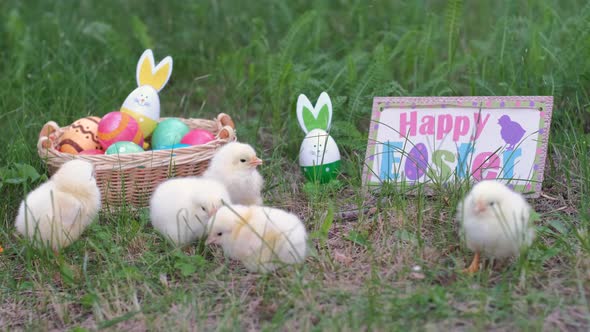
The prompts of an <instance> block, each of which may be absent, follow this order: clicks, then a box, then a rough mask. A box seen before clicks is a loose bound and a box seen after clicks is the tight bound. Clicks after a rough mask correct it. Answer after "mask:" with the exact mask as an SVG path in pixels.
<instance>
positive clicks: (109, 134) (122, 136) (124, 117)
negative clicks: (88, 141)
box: [98, 112, 143, 150]
mask: <svg viewBox="0 0 590 332" xmlns="http://www.w3.org/2000/svg"><path fill="white" fill-rule="evenodd" d="M98 141H99V142H100V144H101V145H102V147H103V149H105V150H106V149H108V147H109V146H111V145H112V144H114V143H116V142H122V141H129V142H133V143H135V144H137V145H139V146H143V133H142V132H141V130H140V129H139V124H137V121H135V119H134V118H133V117H132V116H131V115H129V114H127V113H122V112H110V113H108V114H107V115H105V116H103V117H102V120H100V122H99V123H98Z"/></svg>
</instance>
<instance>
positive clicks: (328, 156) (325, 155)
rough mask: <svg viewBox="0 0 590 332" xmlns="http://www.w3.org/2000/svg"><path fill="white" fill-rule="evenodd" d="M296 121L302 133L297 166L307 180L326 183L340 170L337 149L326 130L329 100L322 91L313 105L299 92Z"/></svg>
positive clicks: (329, 124) (329, 123)
mask: <svg viewBox="0 0 590 332" xmlns="http://www.w3.org/2000/svg"><path fill="white" fill-rule="evenodd" d="M297 120H298V122H299V126H301V129H303V132H305V138H304V139H303V143H301V148H300V149H299V165H300V166H301V169H302V171H303V174H304V175H305V177H306V178H307V179H308V180H310V181H314V182H316V181H319V182H320V183H326V182H329V181H330V180H332V179H334V178H336V176H338V173H339V172H340V151H339V150H338V145H336V142H335V141H334V139H333V138H332V136H330V134H329V133H328V131H329V130H330V126H331V124H332V101H331V100H330V96H328V94H327V93H326V92H322V93H321V94H320V97H319V98H318V101H317V102H316V104H315V107H314V106H313V105H312V104H311V102H310V101H309V99H308V98H307V97H306V96H305V95H304V94H300V95H299V98H297Z"/></svg>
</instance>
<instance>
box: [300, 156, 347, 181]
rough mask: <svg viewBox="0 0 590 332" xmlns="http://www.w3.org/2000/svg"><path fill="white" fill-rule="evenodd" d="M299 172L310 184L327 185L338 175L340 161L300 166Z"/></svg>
mask: <svg viewBox="0 0 590 332" xmlns="http://www.w3.org/2000/svg"><path fill="white" fill-rule="evenodd" d="M301 170H302V171H303V175H305V178H307V180H309V181H311V182H319V183H328V182H330V181H332V180H333V179H335V178H336V177H337V176H338V174H340V160H337V161H334V162H331V163H327V164H321V165H317V166H301Z"/></svg>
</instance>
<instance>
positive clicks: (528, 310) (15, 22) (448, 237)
mask: <svg viewBox="0 0 590 332" xmlns="http://www.w3.org/2000/svg"><path fill="white" fill-rule="evenodd" d="M0 36H1V37H0V54H1V55H2V56H1V57H0V77H1V78H2V79H1V80H0V126H1V128H2V130H1V131H0V147H1V148H2V151H3V153H0V167H3V169H4V172H3V173H2V174H4V175H3V178H2V180H3V182H2V184H3V185H2V187H1V188H0V195H1V197H2V200H1V201H0V214H1V215H2V216H3V221H2V223H0V226H1V228H0V229H1V230H2V235H1V236H0V244H3V245H5V246H7V244H8V246H7V247H9V248H8V249H7V251H6V252H5V254H3V255H1V256H0V262H1V264H0V270H1V271H0V276H1V278H2V279H1V280H2V284H1V289H2V293H1V294H0V295H1V296H2V301H1V303H2V305H1V307H2V309H0V323H2V325H3V326H4V327H5V328H7V329H13V328H18V327H20V328H23V327H33V328H40V329H50V328H58V329H68V328H73V327H77V326H83V327H85V328H89V329H94V328H97V327H111V328H114V329H121V330H122V329H131V328H139V329H140V330H141V329H142V328H146V329H166V328H169V327H171V326H174V327H178V328H179V329H187V330H190V329H191V326H199V327H201V328H206V329H209V328H220V329H236V328H242V329H248V328H254V329H259V328H263V329H275V328H286V329H313V328H318V329H330V330H332V329H333V330H339V329H344V330H356V329H357V328H366V329H390V328H394V329H395V328H402V327H405V328H408V327H409V328H414V329H419V330H423V329H434V330H436V329H437V328H440V329H450V328H468V329H472V328H473V329H483V328H499V329H513V328H522V329H533V330H537V329H540V328H549V329H553V328H557V329H563V328H567V329H585V328H588V327H589V326H590V325H589V319H590V315H589V313H588V303H587V295H588V289H589V285H588V279H589V278H590V259H589V257H588V252H589V250H590V240H589V238H588V236H587V234H588V221H589V219H590V208H589V205H590V204H589V200H588V199H587V197H588V193H589V191H588V189H589V184H590V163H589V162H588V152H589V151H590V145H589V140H590V134H589V132H590V110H589V105H590V101H589V100H590V99H589V95H588V93H589V91H590V89H589V88H590V61H589V60H588V57H589V55H590V4H589V3H588V2H587V1H577V0H561V1H558V0H548V1H525V0H518V1H507V0H504V1H495V2H492V1H489V2H481V1H479V2H475V1H470V2H462V1H457V0H450V1H442V0H417V1H399V2H398V1H359V0H357V1H355V0H339V1H336V0H324V1H288V2H286V1H285V2H283V1H270V0H261V1H249V2H241V1H229V0H227V1H216V0H211V1H166V2H164V1H161V2H157V1H117V0H104V1H91V0H83V1H59V2H55V1H44V0H30V1H17V0H4V1H2V2H1V3H0ZM146 48H152V49H153V50H154V54H155V57H156V60H157V61H159V60H160V59H162V58H163V57H164V56H166V55H171V56H172V57H173V58H174V70H173V73H172V78H171V80H170V81H169V83H168V85H167V86H166V87H165V88H164V89H163V90H162V91H161V92H160V100H161V102H162V116H178V117H199V118H212V117H214V116H215V115H216V114H217V113H219V112H226V113H228V114H230V115H232V117H233V118H234V120H235V121H236V124H237V126H238V130H239V132H238V134H239V139H240V140H241V141H245V142H248V143H251V144H253V145H254V146H255V147H256V148H257V150H258V151H259V152H261V155H262V157H263V158H264V159H265V160H267V161H268V166H266V167H264V168H263V174H264V176H265V178H266V179H267V191H266V195H267V199H266V201H267V203H271V204H274V205H278V206H283V207H290V208H292V209H298V211H302V214H304V215H305V217H306V223H307V224H308V225H309V226H308V228H309V229H310V230H311V231H316V230H318V229H321V227H322V225H326V220H327V219H329V218H328V215H329V214H328V215H326V213H325V211H326V210H327V209H329V208H330V206H332V205H334V206H335V208H336V209H338V208H339V207H342V206H346V205H350V204H352V205H355V204H356V205H362V204H363V203H364V198H363V196H362V195H361V193H360V190H359V185H360V177H359V174H360V171H361V167H362V160H363V156H364V149H365V146H366V141H367V137H366V136H367V131H368V125H369V117H370V111H371V105H372V98H373V96H426V95H428V96H439V95H553V96H555V105H554V115H553V123H552V128H551V135H550V141H551V143H550V146H549V154H550V155H549V158H548V165H547V173H546V180H545V184H544V188H545V191H546V192H547V193H548V194H549V195H550V197H551V198H552V199H545V200H538V201H536V202H535V204H536V207H537V209H538V210H540V211H541V212H542V213H544V214H542V218H541V227H542V228H541V237H540V239H539V240H538V241H537V243H536V246H535V248H533V251H532V253H531V255H532V257H533V258H532V259H531V261H530V262H529V263H522V262H521V263H520V264H519V265H518V269H508V270H506V271H504V272H500V273H499V274H498V273H495V272H492V271H488V272H489V275H484V276H483V277H480V278H477V279H475V281H474V280H472V279H469V278H465V277H462V276H460V277H459V280H458V281H455V282H453V283H451V284H447V283H445V282H441V281H440V280H441V273H442V274H443V275H444V273H445V271H448V270H452V269H453V267H454V266H455V264H456V265H457V266H460V265H462V264H464V261H463V260H462V259H463V258H462V257H463V256H461V255H463V254H467V251H462V252H459V253H457V252H452V253H450V254H445V255H444V256H443V257H441V256H440V255H435V254H434V252H438V253H446V251H445V248H447V247H449V246H452V245H454V244H456V243H457V241H458V239H457V237H456V235H455V229H454V226H452V222H451V221H452V213H453V210H454V207H455V204H456V203H457V198H458V197H459V195H457V197H454V196H451V197H450V199H449V198H448V197H447V198H445V197H446V196H445V197H442V196H443V195H440V197H434V198H427V197H424V196H419V197H417V198H415V199H414V198H406V197H399V196H393V197H392V196H391V195H389V194H388V193H387V192H383V193H381V194H380V195H378V196H379V198H380V199H381V200H380V202H383V203H380V204H379V206H378V208H379V213H378V214H377V216H376V217H372V218H366V220H365V219H364V218H361V220H359V221H357V222H354V223H348V224H347V223H336V222H335V223H334V225H333V226H332V229H331V230H330V232H329V237H328V233H327V232H326V234H325V238H323V240H322V241H321V244H320V245H318V246H317V247H316V248H315V254H314V257H313V258H311V259H310V260H309V261H308V265H307V266H306V267H305V268H304V269H303V270H302V271H297V272H294V273H291V274H288V273H287V274H285V275H279V276H266V277H261V278H258V277H253V276H250V275H247V274H246V273H244V272H243V271H241V270H239V269H235V268H228V267H227V266H225V270H219V261H218V262H217V263H214V262H212V261H211V259H209V258H210V255H211V254H210V253H203V252H193V254H192V255H191V254H185V253H183V252H179V251H174V250H172V249H171V248H169V247H167V245H166V244H165V243H164V242H162V240H161V239H160V238H159V237H158V235H157V234H154V232H153V230H152V229H151V228H150V227H149V225H147V224H148V222H147V219H146V218H140V219H139V220H136V219H134V218H130V217H129V216H125V215H117V216H103V217H102V218H101V220H100V223H98V224H95V225H93V226H92V228H91V229H90V230H89V231H88V232H87V233H85V234H86V236H85V237H83V239H82V240H81V241H80V242H79V243H77V244H76V245H74V246H73V247H72V248H71V249H68V251H67V252H66V254H65V255H64V256H65V258H63V259H62V260H56V259H55V258H51V257H49V256H46V255H45V256H44V255H43V254H42V253H35V252H33V253H31V252H30V251H27V250H23V248H22V246H18V245H13V246H10V244H16V243H17V242H16V240H15V239H14V237H13V236H12V231H13V228H12V224H13V220H14V217H15V214H16V209H17V207H18V203H19V201H20V200H21V199H22V197H23V194H24V192H26V191H27V190H30V189H31V188H32V187H34V186H35V185H37V182H35V181H24V182H22V183H19V184H11V183H10V181H6V180H7V176H6V174H8V173H7V171H6V170H9V169H11V168H13V167H14V165H15V163H24V164H30V165H32V166H33V167H34V168H35V169H37V170H38V171H39V172H40V173H42V172H44V168H43V167H44V166H43V164H42V162H41V161H40V160H39V158H38V156H37V154H36V140H37V136H38V133H39V131H40V129H41V126H42V125H43V124H44V123H45V122H47V121H49V120H54V121H56V122H58V123H59V124H60V125H67V124H69V123H71V122H73V121H74V120H76V119H78V118H81V117H84V116H87V115H98V116H102V115H104V114H106V113H108V112H110V111H112V110H115V109H117V108H118V107H120V105H121V104H122V102H123V100H124V99H125V97H126V96H127V95H128V93H129V92H131V91H132V90H133V89H134V88H135V65H136V62H137V59H138V58H139V56H140V55H141V53H142V51H143V50H144V49H146ZM324 90H326V91H328V92H329V94H330V96H331V97H332V101H333V104H334V118H333V130H332V136H333V137H334V138H335V140H336V142H337V143H338V144H339V146H340V149H341V153H342V155H343V162H344V165H343V170H344V172H345V174H344V175H343V177H342V180H343V182H344V183H345V184H346V186H345V188H344V189H342V188H329V187H328V188H327V189H326V192H324V193H319V194H317V195H315V194H314V195H309V194H306V193H305V192H303V191H302V190H301V186H302V183H303V182H302V181H303V178H302V177H301V175H300V174H299V170H298V168H297V154H298V150H299V145H300V143H301V141H302V138H303V136H304V135H303V133H302V132H301V130H300V129H299V127H298V126H297V123H296V115H295V102H296V98H297V95H298V94H299V93H305V94H306V95H308V96H309V97H310V99H311V100H315V98H317V96H318V95H319V93H320V92H321V91H324ZM144 217H145V216H144ZM416 220H418V223H416ZM338 255H344V256H338ZM214 256H215V255H214ZM219 257H220V256H219V255H217V256H215V258H217V259H219ZM334 257H340V258H341V259H340V260H341V261H339V260H338V259H335V258H334ZM342 257H349V258H351V259H352V263H351V264H350V265H346V264H345V262H347V260H344V259H342ZM64 260H65V261H64ZM416 262H420V264H423V265H424V266H425V267H426V266H428V267H429V269H430V271H431V272H429V273H426V275H425V278H424V279H412V277H411V272H410V270H409V269H410V267H411V265H412V264H414V263H416ZM450 262H451V263H452V264H451V263H450ZM66 263H67V264H66ZM449 264H450V265H449ZM68 266H78V267H79V269H78V270H77V269H73V270H72V269H70V267H68ZM523 271H528V272H527V273H528V274H527V273H525V274H524V275H525V276H524V277H523ZM54 272H55V273H58V274H60V275H61V279H62V280H61V281H55V280H54V278H52V275H53V273H54ZM64 276H65V277H64ZM163 276H164V277H163ZM162 278H164V279H165V280H166V282H163V281H162V280H164V279H162ZM523 278H524V281H523ZM63 280H66V281H63ZM523 285H524V286H523ZM181 323H182V324H186V325H183V326H177V324H181ZM125 324H127V325H125ZM182 324H181V325H182ZM201 328H199V329H201Z"/></svg>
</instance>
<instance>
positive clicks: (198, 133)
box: [180, 129, 215, 145]
mask: <svg viewBox="0 0 590 332" xmlns="http://www.w3.org/2000/svg"><path fill="white" fill-rule="evenodd" d="M214 139H215V136H213V134H211V132H209V131H207V130H205V129H193V130H191V131H189V132H188V133H187V134H186V135H184V137H183V138H182V140H180V143H182V144H189V145H200V144H205V143H208V142H211V141H212V140H214Z"/></svg>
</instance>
